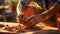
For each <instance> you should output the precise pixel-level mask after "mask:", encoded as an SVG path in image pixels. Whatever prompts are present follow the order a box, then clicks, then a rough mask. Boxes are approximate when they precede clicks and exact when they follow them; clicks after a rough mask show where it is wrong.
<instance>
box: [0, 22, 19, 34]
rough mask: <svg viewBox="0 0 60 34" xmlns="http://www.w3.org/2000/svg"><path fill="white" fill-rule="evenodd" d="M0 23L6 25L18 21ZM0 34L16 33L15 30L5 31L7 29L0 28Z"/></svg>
mask: <svg viewBox="0 0 60 34" xmlns="http://www.w3.org/2000/svg"><path fill="white" fill-rule="evenodd" d="M0 24H3V25H8V26H16V25H18V23H12V22H0ZM0 34H16V32H11V31H7V30H3V29H2V28H0Z"/></svg>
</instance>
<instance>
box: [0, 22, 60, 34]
mask: <svg viewBox="0 0 60 34" xmlns="http://www.w3.org/2000/svg"><path fill="white" fill-rule="evenodd" d="M0 24H3V25H9V26H15V25H18V23H12V22H0ZM0 34H60V30H39V31H38V30H37V31H28V32H23V33H22V32H11V31H7V30H3V29H0Z"/></svg>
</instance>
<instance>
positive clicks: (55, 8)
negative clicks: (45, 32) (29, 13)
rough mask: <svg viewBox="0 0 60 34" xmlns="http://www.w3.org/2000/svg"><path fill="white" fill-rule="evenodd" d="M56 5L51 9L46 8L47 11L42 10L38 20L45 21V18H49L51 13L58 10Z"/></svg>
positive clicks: (53, 13)
mask: <svg viewBox="0 0 60 34" xmlns="http://www.w3.org/2000/svg"><path fill="white" fill-rule="evenodd" d="M58 9H59V8H58V5H56V6H55V7H54V8H53V9H51V10H48V11H44V12H43V13H41V14H40V16H39V17H40V21H45V20H47V19H49V18H50V17H52V16H53V15H55V14H56V12H58Z"/></svg>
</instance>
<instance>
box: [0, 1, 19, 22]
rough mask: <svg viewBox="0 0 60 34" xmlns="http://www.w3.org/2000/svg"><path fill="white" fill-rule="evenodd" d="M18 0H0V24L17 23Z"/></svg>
mask: <svg viewBox="0 0 60 34" xmlns="http://www.w3.org/2000/svg"><path fill="white" fill-rule="evenodd" d="M17 3H18V0H0V22H16V6H17Z"/></svg>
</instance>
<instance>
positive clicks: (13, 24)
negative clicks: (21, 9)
mask: <svg viewBox="0 0 60 34" xmlns="http://www.w3.org/2000/svg"><path fill="white" fill-rule="evenodd" d="M0 24H3V25H9V26H15V25H18V23H13V22H0Z"/></svg>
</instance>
